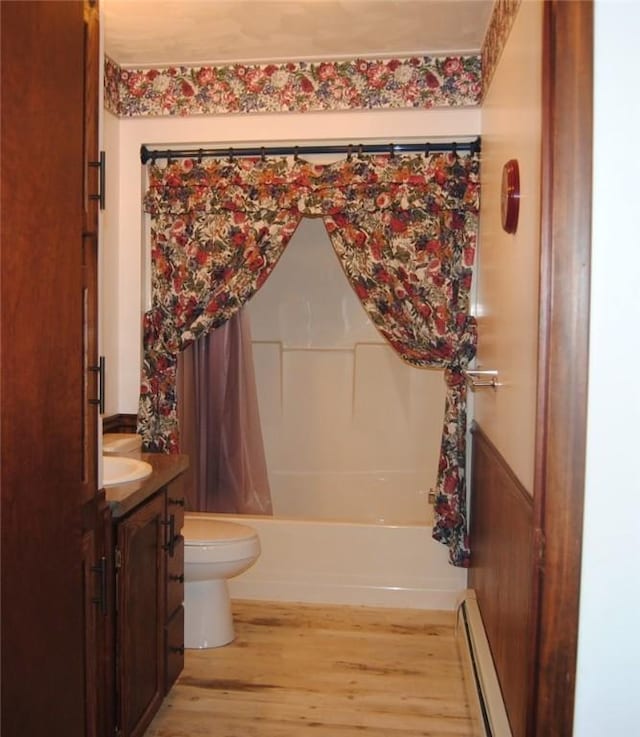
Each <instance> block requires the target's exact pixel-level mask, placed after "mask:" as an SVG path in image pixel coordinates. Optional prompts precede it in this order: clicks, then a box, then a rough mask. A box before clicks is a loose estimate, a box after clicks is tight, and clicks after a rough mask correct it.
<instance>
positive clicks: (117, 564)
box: [113, 548, 122, 571]
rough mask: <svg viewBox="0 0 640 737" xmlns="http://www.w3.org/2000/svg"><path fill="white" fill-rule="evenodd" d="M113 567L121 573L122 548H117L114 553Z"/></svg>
mask: <svg viewBox="0 0 640 737" xmlns="http://www.w3.org/2000/svg"><path fill="white" fill-rule="evenodd" d="M113 567H114V568H115V569H116V571H119V570H120V569H121V568H122V553H121V551H120V548H116V549H115V550H114V551H113Z"/></svg>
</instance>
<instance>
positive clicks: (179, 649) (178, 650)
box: [169, 645, 184, 655]
mask: <svg viewBox="0 0 640 737" xmlns="http://www.w3.org/2000/svg"><path fill="white" fill-rule="evenodd" d="M169 650H170V651H171V652H172V653H178V654H179V655H184V645H180V646H179V647H173V646H172V647H170V648H169Z"/></svg>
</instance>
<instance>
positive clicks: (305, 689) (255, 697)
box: [145, 601, 476, 737]
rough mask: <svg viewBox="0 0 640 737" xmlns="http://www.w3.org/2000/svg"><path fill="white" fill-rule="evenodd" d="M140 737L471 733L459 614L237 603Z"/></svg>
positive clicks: (441, 736) (193, 654)
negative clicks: (219, 641) (228, 634)
mask: <svg viewBox="0 0 640 737" xmlns="http://www.w3.org/2000/svg"><path fill="white" fill-rule="evenodd" d="M234 617H235V626H236V639H235V641H234V642H233V643H232V644H230V645H227V646H226V647H222V648H215V649H211V650H187V651H186V655H185V669H184V671H183V674H182V676H181V677H180V679H179V680H178V682H177V684H176V685H175V686H174V688H173V690H172V691H171V692H170V694H169V695H168V696H167V698H166V700H165V703H164V705H163V707H162V709H161V710H160V712H159V713H158V714H157V716H156V718H155V720H154V721H153V722H152V724H151V725H150V727H149V729H148V730H147V732H146V735H145V737H298V736H301V737H306V735H313V736H314V737H353V736H354V735H362V734H363V733H366V734H367V735H371V737H418V735H422V736H425V735H429V737H452V736H455V737H476V735H475V731H474V728H473V725H472V719H471V713H470V711H471V710H470V708H469V706H468V704H467V697H466V693H465V688H464V679H463V666H462V664H461V662H460V659H459V656H458V651H457V648H456V640H455V635H454V627H455V614H454V613H453V612H431V611H418V610H398V609H374V608H361V607H344V606H340V607H338V606H331V607H325V606H316V605H306V604H304V605H303V604H281V603H269V602H249V601H236V602H234Z"/></svg>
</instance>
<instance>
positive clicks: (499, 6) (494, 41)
mask: <svg viewBox="0 0 640 737" xmlns="http://www.w3.org/2000/svg"><path fill="white" fill-rule="evenodd" d="M521 3H522V0H495V2H494V4H493V10H492V12H491V19H490V20H489V27H488V28H487V32H486V34H485V37H484V42H483V44H482V97H483V98H484V97H485V96H486V94H487V91H488V90H489V87H490V86H491V81H492V79H493V75H494V74H495V71H496V68H497V66H498V61H499V60H500V56H501V55H502V50H503V49H504V47H505V46H506V43H507V39H508V38H509V33H510V32H511V26H513V23H514V21H515V19H516V15H517V14H518V10H520V5H521Z"/></svg>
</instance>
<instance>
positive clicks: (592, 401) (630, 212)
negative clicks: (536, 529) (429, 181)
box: [574, 0, 640, 737]
mask: <svg viewBox="0 0 640 737" xmlns="http://www.w3.org/2000/svg"><path fill="white" fill-rule="evenodd" d="M639 37H640V4H638V3H629V2H612V1H611V0H609V1H606V2H605V1H602V0H601V1H600V2H596V5H595V104H594V115H595V118H594V176H593V182H594V191H593V205H594V208H593V236H592V266H591V324H590V359H589V400H588V401H589V405H588V434H587V468H586V474H587V478H586V495H585V518H584V527H583V541H582V544H583V554H582V582H581V593H580V623H579V641H578V673H577V685H576V705H575V723H574V735H575V737H602V735H623V734H624V735H631V734H638V732H639V731H640V726H639V724H640V717H639V714H638V698H639V684H640V678H639V676H638V668H639V665H640V634H639V633H638V621H639V618H640V616H639V613H640V586H639V585H638V578H639V577H638V570H637V565H638V564H637V557H638V551H637V547H636V546H637V545H638V541H640V522H639V519H640V483H639V482H638V478H639V475H638V469H637V468H636V467H635V462H636V460H637V458H638V440H639V432H638V428H639V427H640V400H639V398H638V397H639V393H638V366H640V347H639V344H638V340H637V337H636V336H637V331H638V326H639V325H640V299H639V297H638V294H639V290H638V284H639V281H640V236H639V235H638V229H637V227H635V225H634V222H633V221H634V214H635V213H636V212H637V209H638V203H637V199H638V195H637V192H638V185H637V179H638V172H637V167H638V162H639V160H640V157H639V155H638V134H639V132H640V101H639V99H638V95H637V94H636V93H637V88H638V81H637V69H638V65H639V64H640V46H638V38H639Z"/></svg>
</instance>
